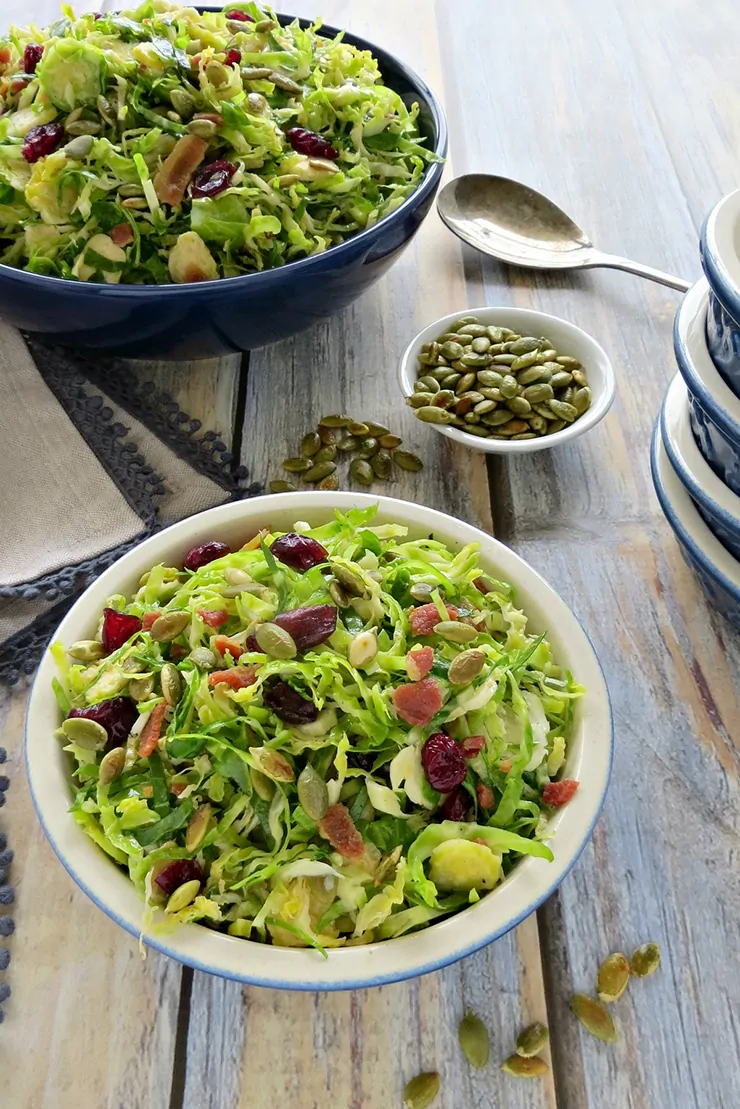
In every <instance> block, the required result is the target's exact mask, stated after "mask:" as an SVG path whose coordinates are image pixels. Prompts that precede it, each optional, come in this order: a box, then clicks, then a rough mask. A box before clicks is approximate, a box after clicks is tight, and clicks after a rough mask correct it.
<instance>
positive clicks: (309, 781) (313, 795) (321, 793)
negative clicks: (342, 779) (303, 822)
mask: <svg viewBox="0 0 740 1109" xmlns="http://www.w3.org/2000/svg"><path fill="white" fill-rule="evenodd" d="M298 800H299V802H300V805H301V808H302V809H303V811H304V812H305V813H306V815H307V816H309V817H310V818H311V820H316V821H318V820H321V818H322V816H323V815H324V813H325V812H326V810H327V808H328V807H329V790H328V789H327V786H326V782H325V781H324V779H323V778H322V777H321V775H320V774H319V772H318V770H316V769H315V767H313V766H311V764H310V763H308V765H306V766H304V768H303V770H302V771H301V772H300V774H299V775H298Z"/></svg>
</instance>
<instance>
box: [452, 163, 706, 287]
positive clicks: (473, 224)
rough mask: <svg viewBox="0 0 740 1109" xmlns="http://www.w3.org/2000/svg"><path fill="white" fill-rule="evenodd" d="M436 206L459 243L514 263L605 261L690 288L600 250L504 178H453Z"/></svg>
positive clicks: (557, 211) (586, 264)
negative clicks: (461, 241) (459, 240)
mask: <svg viewBox="0 0 740 1109" xmlns="http://www.w3.org/2000/svg"><path fill="white" fill-rule="evenodd" d="M437 210H438V211H439V214H440V216H441V218H442V220H443V222H444V223H446V224H447V226H448V227H449V229H450V231H453V232H454V233H455V234H456V235H457V236H458V238H460V239H462V240H463V242H466V243H469V244H470V246H474V247H475V248H476V249H477V250H480V251H482V252H483V253H484V254H490V255H491V256H492V257H493V258H498V259H500V261H502V262H508V263H509V265H512V266H527V267H530V268H532V269H542V270H571V269H572V270H575V269H590V268H591V267H593V266H609V267H611V268H612V269H615V270H626V271H627V272H628V273H636V274H638V275H639V276H640V277H647V278H649V280H650V281H658V282H659V283H660V284H661V285H668V286H669V287H670V288H671V289H679V290H680V291H681V292H682V293H685V292H686V291H687V289H690V288H691V284H690V282H688V281H682V280H681V278H680V277H673V276H672V275H671V274H669V273H663V272H662V271H661V270H655V269H653V268H652V266H643V265H642V264H641V263H640V262H631V261H630V260H629V259H628V258H618V257H616V256H615V255H613V254H602V253H601V251H600V250H597V249H596V247H595V246H594V244H593V243H592V242H591V240H590V239H589V238H588V237H587V236H586V235H585V233H584V232H583V231H582V230H581V228H580V227H579V226H578V225H577V224H576V223H574V222H573V220H572V219H571V218H570V216H567V215H566V214H565V212H564V211H563V210H562V208H558V206H557V204H553V202H552V201H551V200H548V199H547V197H546V196H543V195H542V193H538V192H535V190H534V189H530V188H528V186H527V185H522V184H520V183H519V182H518V181H511V180H509V178H507V177H496V176H494V175H493V174H486V173H468V174H466V175H465V176H464V177H456V178H455V179H454V180H453V181H450V183H449V184H448V185H445V187H444V188H443V189H442V192H441V193H440V194H439V197H438V198H437Z"/></svg>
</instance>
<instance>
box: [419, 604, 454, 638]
mask: <svg viewBox="0 0 740 1109" xmlns="http://www.w3.org/2000/svg"><path fill="white" fill-rule="evenodd" d="M445 607H446V608H447V618H448V619H449V620H457V609H456V608H455V607H454V606H453V605H446V606H445ZM438 623H439V613H438V612H437V606H436V605H435V604H431V603H430V604H428V605H419V607H418V608H412V609H411V610H410V611H409V624H410V625H411V631H412V632H413V633H414V635H431V634H432V633H433V632H434V628H435V625H436V624H438Z"/></svg>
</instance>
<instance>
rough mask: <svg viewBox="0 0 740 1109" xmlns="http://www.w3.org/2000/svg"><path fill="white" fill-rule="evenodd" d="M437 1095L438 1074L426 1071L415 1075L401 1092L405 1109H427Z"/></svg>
mask: <svg viewBox="0 0 740 1109" xmlns="http://www.w3.org/2000/svg"><path fill="white" fill-rule="evenodd" d="M438 1093H439V1074H438V1073H437V1071H426V1072H425V1073H424V1074H417V1076H416V1078H412V1079H411V1081H410V1082H407V1083H406V1088H405V1089H404V1091H403V1104H404V1105H405V1106H406V1109H427V1106H428V1105H431V1104H432V1102H433V1101H434V1099H435V1097H436V1096H437V1094H438Z"/></svg>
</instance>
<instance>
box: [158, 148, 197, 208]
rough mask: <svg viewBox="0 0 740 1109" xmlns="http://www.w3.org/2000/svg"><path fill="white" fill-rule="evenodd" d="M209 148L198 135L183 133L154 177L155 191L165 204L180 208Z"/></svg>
mask: <svg viewBox="0 0 740 1109" xmlns="http://www.w3.org/2000/svg"><path fill="white" fill-rule="evenodd" d="M207 150H208V143H207V142H206V141H205V139H201V138H199V137H198V135H183V136H182V138H180V139H178V140H177V144H176V145H175V147H174V149H173V151H172V153H171V154H169V155H168V156H167V157H166V158H165V160H164V162H163V163H162V168H161V169H160V170H158V171H157V173H156V174H155V177H154V191H155V192H156V194H157V197H158V198H159V200H161V201H162V203H163V204H170V205H171V206H172V207H173V208H179V206H180V205H181V204H182V199H183V197H184V196H185V190H186V189H187V187H188V185H189V184H190V179H191V177H192V176H193V174H194V173H195V171H196V169H197V168H198V166H199V165H200V163H201V162H202V161H203V159H204V158H205V156H206V151H207Z"/></svg>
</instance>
